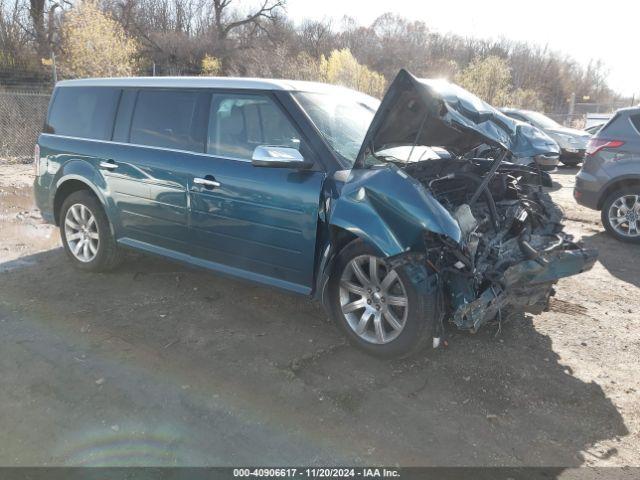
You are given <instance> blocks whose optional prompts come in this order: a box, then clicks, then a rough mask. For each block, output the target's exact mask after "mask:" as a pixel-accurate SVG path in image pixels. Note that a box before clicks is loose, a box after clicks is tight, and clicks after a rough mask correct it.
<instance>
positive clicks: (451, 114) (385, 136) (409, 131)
mask: <svg viewBox="0 0 640 480" xmlns="http://www.w3.org/2000/svg"><path fill="white" fill-rule="evenodd" d="M517 134H518V132H517V128H516V122H515V121H514V120H513V119H511V118H509V117H507V116H506V115H504V114H503V113H501V112H499V111H498V110H496V109H495V108H493V107H492V106H491V105H489V104H488V103H486V102H483V101H482V100H480V99H479V98H478V97H476V96H475V95H473V94H471V93H469V92H468V91H466V90H464V89H463V88H460V87H458V86H457V85H453V84H451V83H449V82H447V81H445V80H426V79H418V78H416V77H414V76H413V75H411V74H410V73H409V72H407V71H406V70H400V72H399V73H398V75H397V76H396V78H395V79H394V80H393V82H392V83H391V85H390V86H389V89H388V90H387V93H386V94H385V96H384V98H383V99H382V102H381V104H380V107H379V108H378V110H377V112H376V114H375V116H374V118H373V120H372V122H371V125H370V126H369V130H368V131H367V134H366V135H365V138H364V142H363V144H362V146H361V148H360V152H359V153H358V157H357V159H356V163H355V166H356V167H359V166H360V167H361V166H363V165H364V159H365V158H366V157H367V156H369V155H370V154H371V153H373V152H377V151H379V150H381V149H383V148H389V147H393V146H398V145H413V144H414V143H415V144H417V145H426V146H437V147H443V148H445V149H447V150H448V151H450V152H452V153H454V154H456V155H462V154H464V153H466V152H468V151H469V150H471V149H473V148H475V147H477V146H478V145H480V144H483V143H486V144H489V145H492V146H496V147H501V148H504V149H507V150H511V149H512V148H514V147H515V146H516V143H517Z"/></svg>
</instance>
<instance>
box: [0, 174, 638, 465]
mask: <svg viewBox="0 0 640 480" xmlns="http://www.w3.org/2000/svg"><path fill="white" fill-rule="evenodd" d="M31 170H32V168H31V166H24V165H6V164H4V165H3V164H2V163H1V162H0V329H1V332H2V334H1V335H0V372H1V374H2V388H0V422H1V425H2V430H3V435H2V436H1V437H0V465H148V464H153V465H237V464H244V465H246V464H272V465H283V464H297V465H304V464H317V465H320V464H322V465H326V464H355V465H357V464H387V465H469V466H472V465H473V466H475V465H492V466H493V465H540V466H558V467H561V466H582V465H598V466H609V465H635V466H639V465H640V415H639V413H640V402H639V396H640V382H639V375H638V363H639V358H640V342H639V331H640V330H639V327H640V315H639V312H640V295H639V292H640V290H639V288H638V287H639V286H640V262H638V261H637V260H638V254H639V253H640V246H631V245H626V244H622V243H619V242H617V241H615V240H613V239H611V238H610V237H608V236H607V235H606V234H605V233H604V229H603V228H602V226H601V225H600V223H599V215H598V213H597V212H592V211H589V210H586V209H583V208H581V207H579V206H577V205H575V203H574V202H573V199H572V196H571V187H572V185H573V181H574V175H575V173H576V169H566V168H563V169H561V170H560V171H559V172H558V173H556V174H554V179H555V181H556V182H557V186H556V188H554V192H553V195H554V196H555V198H556V200H557V201H558V202H559V203H560V204H561V205H562V206H563V208H564V209H565V212H566V216H567V219H568V220H567V227H568V230H569V231H570V232H571V233H573V234H575V235H576V236H577V237H581V238H582V239H583V240H584V242H585V243H586V244H587V245H589V246H595V247H597V248H599V249H600V259H599V262H598V263H597V264H596V265H595V267H594V268H593V270H592V271H590V272H588V273H586V274H583V275H580V276H578V277H573V278H569V279H567V280H563V281H561V282H560V283H559V285H558V288H557V291H558V293H557V295H556V297H555V298H554V299H553V302H552V306H551V311H549V312H546V313H544V314H542V315H539V316H536V317H530V316H528V315H527V316H524V315H514V316H512V317H510V318H509V321H508V322H506V323H504V324H503V325H502V329H501V331H499V332H498V329H497V327H495V326H489V327H487V328H485V329H484V330H482V331H481V332H480V333H478V334H476V335H469V334H461V333H455V332H454V333H452V335H451V337H450V339H449V347H448V348H443V349H439V350H436V351H433V352H429V353H427V354H425V355H424V356H422V357H420V358H417V359H413V360H411V361H402V362H398V361H396V362H383V361H379V360H376V359H373V358H370V357H368V356H366V355H363V354H361V353H359V352H358V351H356V350H354V349H352V348H350V347H348V346H346V345H345V344H344V342H343V340H342V337H341V336H340V335H339V333H338V332H337V330H336V329H335V328H334V327H333V325H332V324H330V323H328V321H327V318H326V316H325V314H324V313H323V311H322V309H321V308H320V307H319V306H318V305H316V304H314V303H312V302H310V301H308V300H306V299H305V298H300V297H295V296H291V295H288V294H286V293H281V292H278V291H274V290H271V289H267V288H262V287H257V286H254V285H250V284H246V283H242V282H239V281H234V280H229V279H227V278H223V277H219V276H216V275H213V274H209V273H207V272H201V271H197V270H192V269H189V268H186V267H183V266H181V265H176V264H173V263H170V262H168V261H164V260H161V259H156V258H151V257H146V256H142V255H132V256H131V257H130V259H129V261H128V262H126V263H125V265H124V266H123V267H121V268H120V269H119V270H117V271H116V272H114V273H110V274H88V273H81V272H78V271H75V270H74V269H72V268H71V266H70V263H69V262H68V261H66V259H65V255H64V252H63V251H62V249H61V247H60V240H59V235H58V232H57V230H56V229H54V228H53V227H51V226H48V225H44V224H42V223H41V220H40V218H39V215H38V212H37V210H35V207H34V206H33V202H32V197H31V192H30V187H29V183H30V181H31V179H30V175H31Z"/></svg>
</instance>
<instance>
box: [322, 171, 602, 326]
mask: <svg viewBox="0 0 640 480" xmlns="http://www.w3.org/2000/svg"><path fill="white" fill-rule="evenodd" d="M488 168H489V164H488V163H486V162H482V161H476V160H472V161H469V160H453V161H452V160H448V161H447V162H446V164H445V162H442V163H440V164H434V163H433V162H432V163H431V164H429V165H428V166H426V167H425V166H424V165H419V164H413V165H410V166H406V167H404V168H402V169H399V168H398V167H397V166H391V167H387V168H381V169H378V170H375V169H374V170H371V169H370V170H363V171H352V172H351V174H350V177H349V181H348V182H346V183H345V184H344V188H343V189H342V190H341V192H340V195H338V196H337V197H336V198H334V201H333V204H332V208H331V209H330V211H329V212H328V215H327V220H328V222H329V224H330V225H334V226H339V227H340V228H343V229H345V230H347V231H349V232H351V233H352V234H353V235H354V236H357V237H360V238H363V239H364V240H365V241H368V242H370V244H371V245H373V246H374V247H375V248H376V249H377V250H378V251H379V253H380V256H381V257H384V258H386V260H387V262H388V263H389V264H390V265H391V266H393V267H394V268H398V267H400V266H407V265H408V266H412V265H419V266H420V267H422V268H424V270H423V271H426V272H429V275H431V276H432V277H433V278H432V279H431V281H430V282H428V283H429V284H431V285H435V286H436V287H435V288H437V289H438V297H437V298H438V305H437V308H436V309H435V311H436V313H437V315H438V318H437V319H435V321H436V334H437V335H436V336H440V333H441V332H442V331H443V330H442V326H443V324H444V323H445V321H448V323H450V324H452V325H454V326H455V327H457V328H458V329H462V330H467V331H471V332H475V331H477V330H478V329H479V328H480V327H481V326H482V325H484V324H485V323H487V322H488V321H491V320H494V319H500V318H501V317H502V315H503V313H504V312H513V311H523V312H531V313H540V312H542V311H544V310H546V309H547V308H548V302H549V298H550V296H551V295H553V294H554V293H555V291H554V288H553V286H554V284H555V283H557V281H558V280H559V279H561V278H565V277H569V276H572V275H576V274H579V273H581V272H584V271H587V270H589V269H590V268H591V267H592V266H593V264H594V263H595V260H596V258H597V251H596V250H593V249H587V248H583V247H582V246H581V245H580V244H578V243H576V242H574V241H573V239H572V237H571V236H570V235H568V234H566V233H565V232H564V231H563V226H562V212H561V211H560V209H559V208H558V207H557V205H555V203H554V202H553V201H552V200H551V198H550V197H549V195H548V194H547V193H546V192H544V191H543V188H542V185H541V182H540V177H538V176H537V175H535V173H536V172H535V171H527V172H523V171H522V169H521V167H515V166H514V168H510V167H509V165H508V164H505V165H502V166H501V167H500V169H499V170H498V171H497V172H496V173H495V175H494V177H493V178H492V180H491V181H490V182H488V183H487V185H486V192H485V194H483V195H480V196H477V198H478V199H479V200H478V202H477V203H475V204H473V205H472V206H471V205H469V203H472V202H470V201H469V199H470V197H472V194H473V192H474V191H475V190H476V188H477V187H478V185H481V183H482V181H481V179H482V178H484V175H485V174H486V172H487V169H488ZM535 182H538V184H537V185H536V184H535ZM545 183H546V182H545ZM542 184H544V183H542ZM431 298H433V297H431Z"/></svg>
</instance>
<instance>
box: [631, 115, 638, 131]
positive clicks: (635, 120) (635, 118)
mask: <svg viewBox="0 0 640 480" xmlns="http://www.w3.org/2000/svg"><path fill="white" fill-rule="evenodd" d="M629 120H631V123H632V124H633V126H634V127H635V129H636V131H637V132H638V133H640V113H639V114H637V115H630V116H629Z"/></svg>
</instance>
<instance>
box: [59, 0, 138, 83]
mask: <svg viewBox="0 0 640 480" xmlns="http://www.w3.org/2000/svg"><path fill="white" fill-rule="evenodd" d="M61 35H62V56H61V59H60V71H61V73H62V75H63V76H65V77H67V78H70V77H106V76H109V77H121V76H129V75H133V74H134V73H135V71H136V56H137V52H138V44H137V42H136V41H135V40H133V39H131V38H129V37H128V36H127V35H126V34H125V31H124V29H123V28H122V26H121V25H120V24H119V23H117V22H116V21H115V20H113V19H111V18H110V17H108V16H107V15H105V14H104V13H103V12H102V11H101V10H100V8H99V7H98V5H97V3H95V2H94V1H93V0H83V1H82V2H80V3H78V4H77V5H76V6H75V7H74V8H73V9H72V10H70V11H69V12H67V13H66V14H65V16H64V22H63V25H62V32H61Z"/></svg>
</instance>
